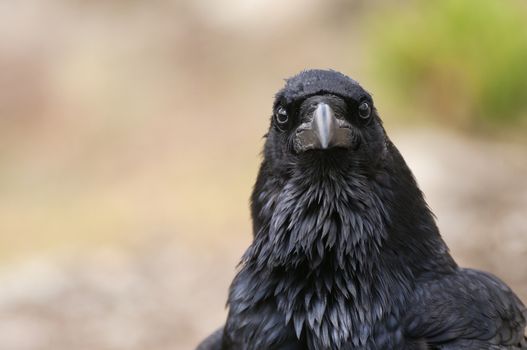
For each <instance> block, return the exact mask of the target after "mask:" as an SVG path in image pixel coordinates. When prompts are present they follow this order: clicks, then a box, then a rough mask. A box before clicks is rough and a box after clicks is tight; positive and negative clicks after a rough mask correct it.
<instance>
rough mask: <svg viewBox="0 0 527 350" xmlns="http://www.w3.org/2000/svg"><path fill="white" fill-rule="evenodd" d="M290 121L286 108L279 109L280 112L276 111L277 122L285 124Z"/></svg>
mask: <svg viewBox="0 0 527 350" xmlns="http://www.w3.org/2000/svg"><path fill="white" fill-rule="evenodd" d="M288 120H289V117H288V116H287V111H286V110H285V108H283V107H280V108H278V111H276V121H277V122H278V123H279V124H285V123H287V121H288Z"/></svg>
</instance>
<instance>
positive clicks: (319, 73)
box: [275, 69, 371, 104]
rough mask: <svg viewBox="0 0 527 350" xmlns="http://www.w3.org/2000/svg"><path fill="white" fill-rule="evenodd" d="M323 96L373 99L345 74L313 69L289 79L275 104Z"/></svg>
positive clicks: (278, 94) (357, 99)
mask: <svg viewBox="0 0 527 350" xmlns="http://www.w3.org/2000/svg"><path fill="white" fill-rule="evenodd" d="M321 94H333V95H337V96H341V97H343V98H344V99H351V100H354V101H360V100H362V99H364V98H367V99H371V96H370V94H368V92H366V91H365V90H364V89H363V88H362V87H361V86H360V85H359V83H357V82H356V81H355V80H353V79H351V78H349V77H347V76H345V75H344V74H342V73H339V72H336V71H334V70H321V69H312V70H306V71H302V72H300V73H299V74H297V75H295V76H293V77H291V78H289V79H287V80H286V84H285V86H284V88H283V89H282V90H280V91H279V92H278V93H277V94H276V102H275V104H278V103H283V104H289V103H292V102H294V101H299V100H304V99H305V98H307V97H309V96H313V95H321Z"/></svg>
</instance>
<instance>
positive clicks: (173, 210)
mask: <svg viewBox="0 0 527 350" xmlns="http://www.w3.org/2000/svg"><path fill="white" fill-rule="evenodd" d="M377 6H381V5H380V4H379V3H377V2H374V3H367V2H359V1H357V2H352V3H351V5H349V4H348V3H347V2H344V1H333V2H322V1H318V0H310V1H309V2H307V3H306V2H302V4H301V5H300V1H299V0H294V1H291V2H287V3H284V2H278V1H277V0H273V1H267V2H264V1H258V0H252V1H250V2H242V1H235V0H230V1H224V2H212V1H207V0H199V1H193V2H191V1H188V2H187V1H164V0H156V1H150V2H146V1H139V0H135V1H127V2H120V1H82V0H76V1H65V0H62V1H61V0H40V1H37V0H29V1H25V2H15V1H12V2H9V1H8V2H3V3H1V4H0V67H1V72H2V73H1V74H0V264H1V265H0V286H1V287H0V349H8V350H26V349H27V350H37V349H38V350H48V349H50V350H51V349H53V350H57V349H79V350H83V349H89V350H106V349H108V350H110V349H111V350H121V349H123V350H124V349H126V350H136V349H137V350H139V349H160V350H163V349H190V348H192V347H193V346H194V345H195V344H196V343H197V341H198V340H199V339H200V338H201V337H203V336H204V335H205V334H206V333H208V332H210V331H212V330H213V329H214V328H215V327H216V326H218V325H219V324H220V323H221V321H222V320H223V318H224V312H225V311H224V302H225V297H226V293H227V288H228V285H229V282H230V280H231V278H232V276H233V274H234V273H235V266H236V263H237V261H238V259H239V257H240V256H241V254H242V253H243V250H244V249H245V247H246V246H247V244H248V243H249V240H250V221H249V212H248V198H249V194H250V191H251V187H252V183H253V181H254V179H255V175H256V171H257V166H258V163H259V151H260V148H261V145H262V135H263V134H264V133H265V130H266V128H267V125H268V117H269V115H270V106H271V102H272V97H273V94H274V92H275V91H276V90H277V89H278V88H279V87H280V86H281V85H282V79H283V78H285V77H287V76H290V75H292V74H294V73H296V72H297V71H299V70H300V69H303V68H307V67H320V68H328V67H330V68H334V69H337V70H341V71H343V72H345V73H347V74H349V75H352V76H353V77H355V78H356V79H358V80H359V81H361V82H363V83H364V84H365V85H366V86H367V88H368V89H369V90H370V91H372V92H374V93H375V96H376V101H377V102H376V103H377V106H378V109H379V110H380V111H381V113H382V115H383V116H384V117H385V120H386V121H387V128H388V130H389V132H391V133H390V134H391V135H393V139H394V140H395V142H396V144H397V145H399V147H400V149H401V151H402V152H403V155H405V157H406V158H407V160H408V162H409V163H410V165H411V167H412V168H413V169H414V171H415V173H416V176H417V178H418V180H419V182H420V183H421V185H422V187H423V189H424V191H425V193H426V194H427V198H428V199H429V203H430V205H431V206H432V208H433V209H434V210H435V212H436V214H437V216H438V221H439V225H440V227H441V228H442V232H443V234H444V236H445V239H446V240H447V241H448V243H449V245H450V247H451V250H452V252H453V254H454V255H455V257H456V258H457V259H458V260H459V261H460V263H463V264H464V265H468V266H472V267H479V268H482V269H487V270H490V271H492V272H495V273H496V274H498V275H499V276H500V277H502V278H503V279H505V280H506V281H507V282H508V283H510V284H511V285H512V286H513V287H514V288H515V290H516V291H517V292H518V293H519V294H520V295H521V296H522V298H523V299H524V300H526V299H527V264H525V262H524V261H525V258H526V257H527V218H526V213H527V180H526V178H527V161H526V158H525V151H526V145H525V143H524V142H522V141H521V139H522V137H521V134H520V136H518V135H516V137H515V139H519V140H520V141H515V142H514V143H511V142H506V141H504V140H501V141H498V140H496V139H493V138H492V137H491V136H485V137H484V136H478V137H475V136H468V135H467V134H460V133H456V132H453V131H448V130H447V128H448V126H444V127H442V128H441V129H437V128H436V127H434V126H426V127H423V126H419V127H417V126H410V125H408V124H400V123H398V122H397V119H396V118H395V116H396V115H397V113H398V112H397V110H396V109H395V108H394V107H393V106H392V105H391V103H390V100H389V97H386V95H385V94H384V91H383V87H382V84H380V83H379V82H378V81H376V80H375V79H373V78H372V75H371V73H370V72H369V71H368V65H367V59H368V56H367V55H365V53H364V50H365V49H366V47H367V45H366V44H365V42H364V36H365V34H366V32H367V29H368V28H367V26H365V25H364V23H365V22H364V21H365V18H367V17H368V16H371V14H372V13H374V12H373V11H375V9H376V7H377Z"/></svg>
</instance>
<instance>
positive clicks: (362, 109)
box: [359, 102, 371, 119]
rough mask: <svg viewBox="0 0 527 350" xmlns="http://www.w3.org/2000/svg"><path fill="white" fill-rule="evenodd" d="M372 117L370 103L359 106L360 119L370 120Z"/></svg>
mask: <svg viewBox="0 0 527 350" xmlns="http://www.w3.org/2000/svg"><path fill="white" fill-rule="evenodd" d="M370 115H371V107H370V104H369V103H368V102H362V103H361V104H360V105H359V117H361V118H362V119H368V118H369V117H370Z"/></svg>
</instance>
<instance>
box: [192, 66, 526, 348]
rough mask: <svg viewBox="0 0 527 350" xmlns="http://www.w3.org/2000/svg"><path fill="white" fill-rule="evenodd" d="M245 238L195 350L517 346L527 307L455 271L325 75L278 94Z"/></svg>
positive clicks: (416, 194) (428, 220)
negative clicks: (218, 310) (222, 310)
mask: <svg viewBox="0 0 527 350" xmlns="http://www.w3.org/2000/svg"><path fill="white" fill-rule="evenodd" d="M251 213H252V220H253V242H252V244H251V245H250V246H249V248H248V249H247V251H246V252H245V254H244V255H243V258H242V260H241V263H240V268H239V271H238V273H237V275H236V277H235V278H234V281H233V282H232V285H231V287H230V291H229V298H228V305H229V314H228V318H227V321H226V323H225V325H224V326H223V327H222V328H221V329H219V330H218V331H216V332H215V333H214V334H213V335H211V336H209V338H207V339H206V340H204V341H203V343H201V345H199V346H198V349H200V350H205V349H223V350H228V349H240V350H242V349H243V350H253V349H255V350H256V349H289V350H293V349H321V350H322V349H423V350H426V349H441V350H447V349H448V350H454V349H527V342H526V339H525V333H524V332H525V326H526V318H527V311H526V309H525V306H524V305H523V304H522V302H521V301H520V300H519V299H518V297H517V296H516V295H515V294H514V293H513V292H512V291H511V290H510V288H509V287H507V286H506V285H505V284H504V283H503V282H502V281H500V280H499V279H498V278H496V277H495V276H493V275H491V274H489V273H485V272H481V271H477V270H472V269H465V268H461V267H458V265H457V264H456V262H455V261H454V260H453V258H452V257H451V256H450V254H449V251H448V248H447V246H446V244H445V242H444V241H443V240H442V238H441V236H440V234H439V230H438V228H437V226H436V223H435V219H434V216H433V214H432V212H431V211H430V209H429V207H428V206H427V204H426V202H425V200H424V198H423V194H422V192H421V191H420V189H419V188H418V186H417V184H416V181H415V179H414V177H413V175H412V173H411V171H410V169H409V168H408V166H407V165H406V163H405V161H404V160H403V158H402V156H401V155H400V153H399V151H398V150H397V148H396V147H395V146H394V145H393V143H392V142H391V141H390V139H389V138H388V136H387V135H386V133H385V130H384V128H383V126H382V121H381V119H380V117H379V115H378V113H377V110H376V108H375V107H374V104H373V100H372V97H371V95H370V94H369V93H368V92H367V91H365V90H364V89H363V88H362V87H361V86H360V85H359V84H358V83H357V82H356V81H354V80H353V79H351V78H349V77H347V76H345V75H343V74H341V73H339V72H336V71H333V70H307V71H303V72H301V73H299V74H298V75H296V76H294V77H292V78H289V79H288V80H287V81H286V84H285V87H284V88H283V89H282V90H280V91H279V92H278V93H277V94H276V97H275V101H274V105H273V115H272V118H271V126H270V129H269V132H268V134H267V135H266V143H265V147H264V152H263V162H262V164H261V167H260V170H259V174H258V178H257V180H256V184H255V186H254V190H253V193H252V196H251Z"/></svg>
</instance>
